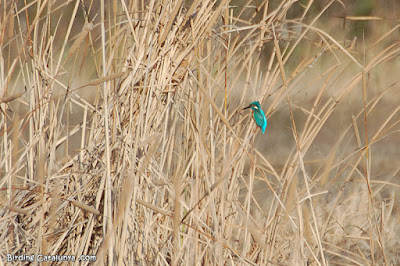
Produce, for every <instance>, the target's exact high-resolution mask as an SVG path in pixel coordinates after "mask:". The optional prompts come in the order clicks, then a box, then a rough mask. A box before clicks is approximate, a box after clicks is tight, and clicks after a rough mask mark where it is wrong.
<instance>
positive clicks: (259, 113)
mask: <svg viewBox="0 0 400 266" xmlns="http://www.w3.org/2000/svg"><path fill="white" fill-rule="evenodd" d="M248 108H251V109H253V116H254V120H255V121H256V123H257V125H258V126H259V127H260V128H261V130H262V133H263V134H264V132H265V129H266V128H267V118H266V117H265V114H264V111H263V110H262V109H261V105H260V103H259V102H258V101H255V102H252V103H251V104H250V105H249V106H247V107H246V108H243V110H245V109H248Z"/></svg>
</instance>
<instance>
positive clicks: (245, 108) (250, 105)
mask: <svg viewBox="0 0 400 266" xmlns="http://www.w3.org/2000/svg"><path fill="white" fill-rule="evenodd" d="M250 107H251V105H249V106H247V107H246V108H243V110H246V109H249V108H250Z"/></svg>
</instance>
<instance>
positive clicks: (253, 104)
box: [243, 102, 261, 111]
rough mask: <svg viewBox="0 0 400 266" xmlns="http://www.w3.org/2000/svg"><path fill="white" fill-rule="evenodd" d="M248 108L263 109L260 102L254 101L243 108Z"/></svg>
mask: <svg viewBox="0 0 400 266" xmlns="http://www.w3.org/2000/svg"><path fill="white" fill-rule="evenodd" d="M248 108H251V109H253V110H254V111H259V110H261V105H260V103H259V102H252V103H251V104H250V105H249V106H247V107H246V108H243V110H244V109H248Z"/></svg>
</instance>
